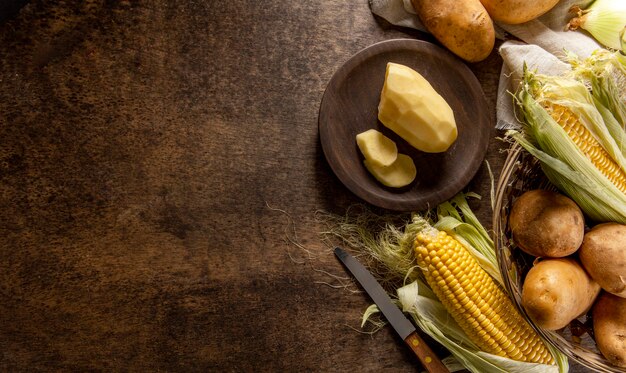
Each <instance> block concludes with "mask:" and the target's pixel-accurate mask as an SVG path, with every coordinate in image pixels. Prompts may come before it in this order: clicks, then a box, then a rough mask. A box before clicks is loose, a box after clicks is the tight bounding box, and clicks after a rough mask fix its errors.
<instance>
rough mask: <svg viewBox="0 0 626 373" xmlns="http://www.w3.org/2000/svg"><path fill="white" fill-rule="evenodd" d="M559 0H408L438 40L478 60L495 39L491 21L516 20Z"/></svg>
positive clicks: (543, 10) (523, 19)
mask: <svg viewBox="0 0 626 373" xmlns="http://www.w3.org/2000/svg"><path fill="white" fill-rule="evenodd" d="M558 2H559V0H463V1H458V0H411V3H412V4H413V8H414V9H415V12H416V13H417V15H418V17H419V18H420V20H421V21H422V23H423V24H424V26H425V27H426V29H427V30H428V31H429V32H430V33H431V34H433V36H434V37H435V38H437V40H439V42H440V43H441V44H443V45H444V46H445V47H446V48H448V49H449V50H450V51H451V52H452V53H454V54H456V55H457V56H459V57H461V58H462V59H464V60H466V61H468V62H478V61H482V60H484V59H485V58H487V56H489V54H490V53H491V51H492V49H493V46H494V43H495V30H494V28H493V21H496V22H499V23H506V24H511V25H513V24H520V23H525V22H528V21H530V20H533V19H535V18H537V17H539V16H541V15H542V14H544V13H546V12H547V11H549V10H550V9H552V8H553V7H554V6H555V5H556V4H557V3H558Z"/></svg>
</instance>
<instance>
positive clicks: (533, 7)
mask: <svg viewBox="0 0 626 373" xmlns="http://www.w3.org/2000/svg"><path fill="white" fill-rule="evenodd" d="M480 2H481V3H482V4H483V6H484V7H485V9H487V12H488V13H489V15H490V16H491V18H492V19H493V20H494V21H496V22H502V23H508V24H511V25H514V24H518V23H524V22H528V21H530V20H533V19H535V18H537V17H539V16H541V15H543V14H545V13H546V12H548V11H549V10H550V9H552V8H554V6H555V5H556V4H557V3H558V2H559V0H480Z"/></svg>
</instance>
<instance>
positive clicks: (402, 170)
mask: <svg viewBox="0 0 626 373" xmlns="http://www.w3.org/2000/svg"><path fill="white" fill-rule="evenodd" d="M363 164H365V167H366V168H367V170H368V171H369V172H370V173H371V174H372V175H374V177H375V178H376V180H378V181H380V182H381V183H382V184H383V185H386V186H388V187H392V188H401V187H403V186H407V185H409V184H411V182H412V181H413V180H415V176H416V175H417V170H416V168H415V163H413V159H411V157H409V156H408V155H406V154H398V158H397V159H396V161H395V162H393V163H392V164H391V165H390V166H387V167H381V166H376V165H373V164H371V163H370V162H369V161H368V160H367V159H366V160H364V161H363Z"/></svg>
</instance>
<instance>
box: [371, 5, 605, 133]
mask: <svg viewBox="0 0 626 373" xmlns="http://www.w3.org/2000/svg"><path fill="white" fill-rule="evenodd" d="M369 2H370V9H371V10H372V13H374V14H376V15H378V16H380V17H382V18H384V19H385V20H387V21H388V22H389V23H391V24H394V25H397V26H403V27H410V28H415V29H418V30H421V31H426V29H425V28H424V26H423V25H422V23H421V22H420V21H419V18H418V17H417V15H416V14H415V11H414V10H413V7H412V5H411V1H410V0H369ZM591 2H592V0H561V1H560V2H559V3H558V4H557V5H556V6H555V7H554V8H553V9H552V10H550V11H549V12H548V13H546V14H545V15H543V16H541V17H539V18H538V19H535V20H532V21H530V22H526V23H523V24H520V25H507V24H498V23H494V26H495V27H496V36H497V37H498V38H500V39H504V38H505V32H506V33H508V34H511V35H513V36H515V37H516V38H518V39H520V40H521V41H517V40H507V41H504V43H502V45H501V46H500V49H499V52H500V55H501V56H502V59H503V61H504V63H503V65H502V70H501V73H500V82H499V85H498V98H497V104H496V118H497V123H496V128H498V129H508V128H516V127H518V126H519V123H518V122H517V120H516V119H515V115H514V106H513V100H512V96H511V94H510V92H512V91H515V87H516V86H517V83H519V78H520V77H521V73H522V67H523V65H524V63H526V65H527V66H528V68H530V69H532V70H537V72H539V73H544V74H553V75H558V74H560V73H563V72H565V71H567V70H568V69H569V65H568V64H566V63H564V62H562V61H561V60H560V59H559V57H562V56H563V55H564V51H566V50H567V51H569V52H572V53H574V54H577V55H578V56H579V57H581V58H585V57H587V56H589V54H591V52H592V51H594V50H595V49H598V48H600V45H599V44H598V43H597V42H596V41H595V40H594V39H593V38H591V37H590V36H589V35H588V34H586V33H584V32H581V31H565V26H566V25H567V22H568V21H569V19H570V18H571V17H572V16H573V15H572V14H571V13H569V9H570V8H571V7H572V5H579V6H580V7H581V8H585V7H586V6H587V5H588V4H589V3H591Z"/></svg>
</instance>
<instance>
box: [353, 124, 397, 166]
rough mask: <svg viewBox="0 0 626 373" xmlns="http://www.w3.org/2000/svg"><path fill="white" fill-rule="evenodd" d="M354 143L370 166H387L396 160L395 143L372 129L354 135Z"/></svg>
mask: <svg viewBox="0 0 626 373" xmlns="http://www.w3.org/2000/svg"><path fill="white" fill-rule="evenodd" d="M356 143H357V145H358V146H359V149H360V150H361V153H363V156H364V157H365V159H367V161H368V162H369V163H370V164H372V165H375V166H381V167H382V166H389V165H390V164H392V163H393V162H395V161H396V158H398V147H397V146H396V143H395V142H394V141H393V140H392V139H390V138H389V137H387V136H385V135H383V134H382V133H381V132H378V131H376V130H374V129H371V130H367V131H365V132H361V133H359V134H358V135H356Z"/></svg>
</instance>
